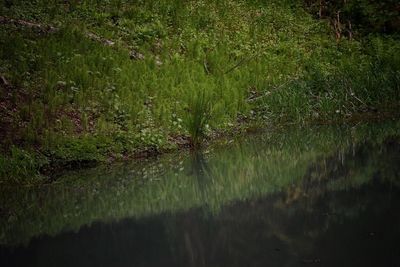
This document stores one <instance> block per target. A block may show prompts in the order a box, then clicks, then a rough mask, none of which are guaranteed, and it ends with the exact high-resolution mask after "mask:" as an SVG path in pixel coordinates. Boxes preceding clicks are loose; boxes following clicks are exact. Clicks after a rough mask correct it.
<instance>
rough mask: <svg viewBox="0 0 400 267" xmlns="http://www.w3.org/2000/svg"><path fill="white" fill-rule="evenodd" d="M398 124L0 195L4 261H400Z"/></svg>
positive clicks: (104, 170) (289, 134) (178, 157)
mask: <svg viewBox="0 0 400 267" xmlns="http://www.w3.org/2000/svg"><path fill="white" fill-rule="evenodd" d="M399 129H400V123H399V122H398V121H388V122H385V123H381V124H359V125H348V126H340V127H338V126H335V127H333V126H320V127H308V128H305V129H304V128H303V129H302V128H289V129H286V130H285V131H274V132H268V131H265V132H263V133H258V134H254V135H250V136H246V137H242V138H238V139H237V140H226V143H228V144H219V145H213V146H211V147H209V148H207V149H205V150H203V151H198V152H196V153H194V152H192V153H190V152H189V151H187V152H179V153H176V154H172V155H166V156H162V157H160V158H158V159H152V160H147V161H142V162H136V163H135V162H134V163H123V164H122V163H121V164H115V165H112V166H98V167H96V168H91V169H84V170H76V171H69V172H67V173H65V174H63V175H61V176H60V177H58V178H57V180H56V182H54V183H52V184H50V185H45V186H40V187H25V188H12V187H11V188H1V190H0V201H1V205H0V213H1V214H0V227H1V228H0V229H1V232H0V266H3V267H5V266H230V267H232V266H387V267H390V266H400V246H399V242H400V132H399Z"/></svg>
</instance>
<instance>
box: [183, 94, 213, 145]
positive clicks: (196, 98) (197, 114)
mask: <svg viewBox="0 0 400 267" xmlns="http://www.w3.org/2000/svg"><path fill="white" fill-rule="evenodd" d="M211 112H212V104H211V97H210V95H208V93H207V91H206V90H205V89H200V90H199V91H196V92H195V93H194V94H193V95H192V96H190V97H189V102H188V108H187V114H186V117H185V121H184V122H185V125H186V129H187V131H188V132H189V134H190V137H191V142H192V145H193V146H194V147H195V148H197V147H198V146H200V145H201V142H202V141H203V138H204V137H205V135H206V131H207V130H208V129H209V124H208V123H209V121H210V119H211Z"/></svg>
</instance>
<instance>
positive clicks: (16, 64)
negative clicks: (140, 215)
mask: <svg viewBox="0 0 400 267" xmlns="http://www.w3.org/2000/svg"><path fill="white" fill-rule="evenodd" d="M0 14H2V15H4V16H7V17H11V18H16V19H24V20H28V21H34V22H36V23H43V24H48V25H53V26H55V27H57V28H58V29H59V30H58V31H57V32H56V33H46V32H42V31H38V30H35V29H29V28H26V27H21V26H15V25H9V24H4V25H1V27H0V75H2V76H3V77H5V78H6V79H7V81H8V82H9V84H10V85H9V86H8V87H5V86H3V85H0V86H2V88H1V89H2V91H1V96H0V97H1V98H0V100H1V103H2V105H3V106H4V107H5V108H3V109H2V110H1V112H2V114H1V115H2V119H1V121H0V123H1V126H2V127H1V128H2V130H1V137H2V140H1V148H2V156H1V160H0V162H1V165H0V168H2V169H7V170H10V171H11V172H7V173H5V172H3V173H2V178H1V179H2V180H7V179H9V178H10V177H14V178H11V180H15V179H17V178H18V179H17V180H20V179H21V178H19V177H20V176H21V175H25V176H32V174H36V173H37V169H35V168H23V169H24V170H26V172H24V171H22V172H19V171H18V172H13V171H12V170H13V169H14V167H12V166H15V164H14V163H13V162H14V161H12V160H11V161H8V160H7V159H8V158H10V157H13V154H12V148H13V147H16V148H18V149H20V150H23V151H25V152H24V153H28V154H29V155H31V156H32V157H33V158H37V157H38V155H40V156H44V157H45V158H46V159H47V162H50V163H51V162H69V161H86V160H93V161H104V160H107V158H109V157H110V156H111V157H121V155H126V154H134V153H137V151H142V150H145V149H152V150H161V149H165V148H171V147H174V144H173V143H171V141H169V140H171V139H170V138H169V137H170V136H177V135H183V136H190V138H191V140H192V142H193V144H195V145H196V146H198V145H199V144H200V143H201V141H202V140H203V138H204V137H206V135H207V134H208V133H211V132H213V131H215V130H218V131H221V130H226V129H229V128H231V127H232V126H238V122H240V123H243V122H248V121H250V122H252V123H256V124H259V125H270V124H277V123H282V122H284V123H301V124H303V123H307V122H310V121H313V120H315V119H318V120H322V121H324V120H339V119H342V118H347V117H351V116H352V114H355V113H359V112H362V111H365V110H369V109H375V108H378V109H381V108H387V107H393V108H396V105H398V103H399V100H400V95H399V94H400V93H399V92H400V90H399V79H400V53H399V52H400V45H399V42H398V37H396V36H391V37H385V36H370V37H368V38H367V37H366V38H364V39H362V40H355V41H351V42H350V41H345V40H344V41H342V42H341V43H336V41H335V40H334V37H333V34H332V32H331V29H330V28H329V26H328V25H327V24H326V23H325V22H324V21H318V20H315V19H313V18H312V16H311V15H310V14H308V13H307V12H306V11H305V10H303V8H302V6H301V5H300V4H299V3H297V2H293V1H274V0H270V1H232V0H224V1H212V0H203V1H183V0H175V1H167V0H164V1H134V2H128V1H116V0H113V1H107V2H106V1H89V0H86V1H68V3H66V4H60V3H58V1H54V3H53V4H51V3H49V2H48V1H41V0H36V1H14V5H12V6H11V7H9V8H8V7H6V5H5V4H1V8H0ZM89 32H91V33H95V34H97V35H98V36H101V37H103V38H108V39H110V40H112V41H114V42H115V45H114V46H112V47H110V46H106V45H103V44H101V43H100V42H98V41H94V40H91V39H90V38H89V37H88V35H87V33H89ZM131 50H135V51H138V52H140V53H141V54H143V55H144V56H145V59H144V60H132V59H130V57H129V54H130V51H131ZM157 62H161V63H162V64H161V65H160V64H158V63H157ZM253 98H254V99H253ZM64 154H65V155H64ZM9 164H14V165H9ZM41 164H42V163H38V165H41ZM35 166H36V165H35ZM16 177H17V178H16Z"/></svg>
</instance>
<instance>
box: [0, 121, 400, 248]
mask: <svg viewBox="0 0 400 267" xmlns="http://www.w3.org/2000/svg"><path fill="white" fill-rule="evenodd" d="M398 126H399V124H398V123H387V124H385V125H383V126H380V127H378V126H372V127H371V126H368V125H366V126H357V127H353V128H342V129H337V128H317V129H309V130H304V129H292V130H291V131H290V132H286V133H283V134H279V135H268V134H264V135H262V136H258V137H255V138H249V139H246V140H243V141H241V142H237V143H236V144H235V145H232V146H231V147H229V148H224V149H218V148H215V151H214V152H213V153H210V154H207V156H203V155H200V156H199V155H197V156H196V155H194V156H193V157H192V160H191V161H181V160H180V159H181V157H182V156H177V157H176V158H175V159H170V158H162V159H161V160H159V161H156V162H149V163H148V164H144V165H143V166H128V165H124V166H121V167H116V168H115V169H107V168H105V167H101V168H98V169H91V170H85V171H81V172H74V173H71V174H69V175H67V176H66V177H63V178H61V179H60V180H59V182H58V184H54V185H49V186H46V187H41V188H26V189H13V188H9V189H6V188H3V189H2V191H1V196H0V197H1V203H2V207H1V213H2V216H1V217H0V218H1V219H0V225H1V230H2V232H1V236H0V238H1V239H0V241H1V243H3V244H4V243H20V242H27V241H28V240H29V239H30V238H31V237H33V236H37V235H39V234H51V235H54V234H57V233H59V232H61V231H63V230H77V229H79V228H80V227H81V226H82V225H85V224H90V223H92V222H94V221H98V220H102V221H108V220H115V219H121V218H125V217H144V216H149V215H153V214H158V213H162V212H175V211H179V210H188V209H190V208H193V207H198V206H208V208H209V209H210V211H211V212H213V213H218V211H219V210H220V208H221V207H222V205H224V204H226V203H228V202H231V201H233V200H247V199H253V198H257V197H261V196H264V195H266V194H271V193H274V192H281V191H284V192H286V194H287V197H286V200H285V201H284V202H283V203H282V205H287V204H290V203H293V202H295V201H296V200H297V199H299V198H300V197H301V196H303V195H309V196H313V195H318V194H319V193H320V192H321V189H328V190H335V191H336V190H341V189H345V188H348V187H352V186H358V185H360V184H365V183H367V182H369V181H370V180H371V179H372V178H373V177H374V175H375V174H376V173H377V172H379V171H380V172H381V175H382V178H384V179H390V180H392V179H394V178H396V177H398V175H397V174H396V169H395V168H398V167H396V166H398V165H399V164H396V163H398V155H397V154H396V153H398V151H396V149H395V145H396V146H397V147H398V143H397V142H396V141H395V139H394V138H391V137H394V136H395V135H396V134H397V131H398ZM388 138H389V139H388ZM390 138H391V139H390ZM385 140H392V141H385ZM388 142H391V143H388ZM397 173H398V171H397ZM82 177H84V178H85V179H82ZM64 181H65V182H64Z"/></svg>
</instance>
